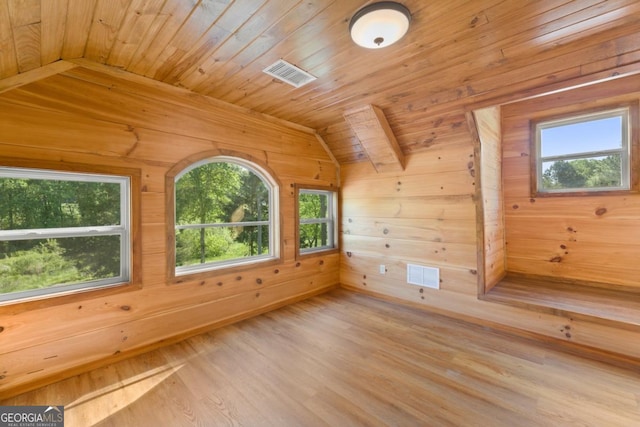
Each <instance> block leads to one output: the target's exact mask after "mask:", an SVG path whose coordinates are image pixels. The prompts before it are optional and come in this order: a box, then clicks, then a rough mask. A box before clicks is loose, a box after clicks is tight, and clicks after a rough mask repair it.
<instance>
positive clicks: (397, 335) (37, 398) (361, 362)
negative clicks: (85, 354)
mask: <svg viewBox="0 0 640 427" xmlns="http://www.w3.org/2000/svg"><path fill="white" fill-rule="evenodd" d="M638 384H640V366H638V367H637V369H636V368H635V367H634V366H633V365H632V364H630V365H629V367H627V368H624V367H621V366H616V365H608V364H605V363H603V362H601V361H595V360H592V359H586V358H581V357H579V356H576V355H575V354H569V353H565V352H562V351H560V350H555V349H553V348H550V347H549V346H547V345H544V346H543V345H539V344H538V343H536V342H534V341H533V340H531V339H523V338H517V337H514V336H510V335H506V334H505V333H501V332H497V331H493V330H491V329H488V328H485V327H481V326H477V325H472V324H469V323H465V322H463V321H459V320H455V319H451V318H447V317H444V316H440V315H436V314H432V313H429V312H427V311H424V310H421V309H418V308H413V307H407V306H402V305H397V304H394V303H391V302H388V301H382V300H379V299H375V298H373V297H370V296H366V295H361V294H357V293H352V292H348V291H345V290H335V291H332V292H329V293H326V294H323V295H320V296H317V297H314V298H311V299H309V300H306V301H302V302H299V303H296V304H293V305H290V306H287V307H284V308H281V309H279V310H276V311H272V312H269V313H266V314H263V315H262V316H259V317H256V318H253V319H249V320H245V321H243V322H240V323H236V324H234V325H229V326H226V327H224V328H221V329H218V330H214V331H211V332H209V333H205V334H201V335H198V336H195V337H192V338H190V339H187V340H185V341H182V342H179V343H177V344H174V345H171V346H167V347H163V348H160V349H158V350H155V351H152V352H149V353H146V354H143V355H140V356H137V357H134V358H131V359H127V360H124V361H122V362H119V363H117V364H113V365H110V366H106V367H104V368H101V369H96V370H93V371H91V372H88V373H85V374H82V375H78V376H76V377H73V378H69V379H67V380H65V381H61V382H59V383H56V384H52V385H50V386H47V387H43V388H41V389H38V390H34V391H32V392H29V393H25V394H23V395H20V396H16V397H14V398H11V399H8V400H5V401H2V402H0V405H50V404H55V405H64V406H65V416H66V425H67V426H71V427H72V426H83V427H84V426H92V425H95V426H104V427H107V426H123V425H163V426H164V425H167V426H168V425H170V426H278V427H280V426H386V425H398V426H400V425H403V426H404V425H412V426H413V425H428V426H460V425H474V426H492V427H493V426H514V425H517V426H549V425H581V426H601V425H607V426H630V425H640V406H639V404H638V402H639V401H640V394H639V393H638Z"/></svg>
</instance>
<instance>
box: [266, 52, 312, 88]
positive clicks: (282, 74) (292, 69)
mask: <svg viewBox="0 0 640 427" xmlns="http://www.w3.org/2000/svg"><path fill="white" fill-rule="evenodd" d="M262 71H263V72H264V73H266V74H269V75H270V76H272V77H275V78H276V79H278V80H282V81H283V82H285V83H289V84H290V85H291V86H295V87H300V86H304V85H306V84H307V83H309V82H312V81H314V80H315V79H316V77H315V76H312V75H311V74H309V73H307V72H306V71H304V70H301V69H300V68H298V67H296V66H295V65H292V64H289V63H288V62H287V61H284V60H282V59H279V60H278V61H276V62H275V63H273V64H271V65H269V66H268V67H267V68H265V69H264V70H262Z"/></svg>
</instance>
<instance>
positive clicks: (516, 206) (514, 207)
mask: <svg viewBox="0 0 640 427" xmlns="http://www.w3.org/2000/svg"><path fill="white" fill-rule="evenodd" d="M511 207H512V208H513V209H518V208H519V207H520V206H519V205H513V206H511Z"/></svg>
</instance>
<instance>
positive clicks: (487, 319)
mask: <svg viewBox="0 0 640 427" xmlns="http://www.w3.org/2000/svg"><path fill="white" fill-rule="evenodd" d="M506 127H507V130H505V136H504V141H505V147H504V151H505V153H511V152H514V151H515V152H517V153H518V156H520V152H521V151H520V150H515V149H514V147H513V144H512V143H511V142H510V141H511V140H512V138H511V137H510V130H509V128H510V127H511V125H510V124H509V123H507V125H506ZM518 129H520V127H518ZM503 130H504V129H503ZM406 161H407V164H406V169H405V170H404V171H403V172H399V173H377V172H376V171H375V170H374V168H373V166H371V165H370V164H369V163H367V162H361V163H353V164H345V165H342V167H341V176H342V179H341V188H342V219H341V224H342V228H341V236H342V245H341V261H340V281H341V284H342V285H343V286H344V287H346V288H348V289H352V290H355V291H358V292H364V293H369V294H373V295H376V296H378V297H382V298H388V299H391V300H394V301H401V302H403V303H407V304H410V305H416V306H421V307H424V308H425V309H426V310H425V316H428V312H429V311H435V312H440V313H444V314H447V315H453V316H455V317H460V318H464V319H468V320H471V321H474V322H479V323H483V324H487V325H489V326H492V327H497V328H501V329H505V330H508V331H512V332H517V333H519V334H525V335H531V336H535V337H536V338H537V339H541V340H543V341H544V340H547V339H548V340H553V341H554V342H560V341H564V342H569V343H572V344H578V345H580V346H582V349H583V351H585V352H589V351H591V350H594V351H596V352H600V351H604V352H605V353H609V352H610V353H616V354H619V355H624V356H630V357H635V358H638V357H640V339H638V338H639V332H638V330H637V329H636V328H631V327H629V328H627V327H615V326H611V325H607V324H600V323H594V322H590V321H588V320H585V319H575V318H572V317H569V316H563V315H558V314H554V313H543V312H538V311H530V310H527V309H525V308H521V307H516V306H508V305H505V304H496V303H493V302H490V301H485V300H482V299H479V295H478V278H477V275H478V262H477V257H476V250H477V245H476V243H477V242H476V231H477V230H476V224H482V222H483V221H482V220H480V221H477V217H476V208H475V203H479V202H480V201H479V200H475V188H474V187H475V184H476V182H475V179H474V176H473V174H472V169H473V165H477V162H475V159H474V141H473V138H472V134H471V132H470V131H469V130H468V129H467V132H466V136H465V135H464V134H461V136H460V137H459V138H458V139H457V140H455V141H450V144H449V145H445V144H439V145H435V146H434V147H432V148H430V149H428V150H426V151H424V152H420V153H415V154H410V155H408V156H407V157H406ZM509 161H511V158H507V159H505V162H507V163H508V162H509ZM469 162H471V165H472V167H471V168H470V166H469ZM521 167H522V166H521ZM518 170H521V169H520V168H518ZM504 173H505V175H506V176H509V174H511V173H513V171H512V170H509V169H508V168H507V167H505V171H504ZM505 193H506V194H509V192H508V191H507V190H506V188H505ZM506 197H508V196H506ZM600 200H601V202H602V203H607V199H600ZM626 200H627V201H626V202H621V201H619V202H617V203H616V204H614V205H607V206H608V207H610V208H611V209H610V210H609V212H610V214H611V215H612V216H618V217H620V218H623V217H624V218H626V219H625V220H626V221H627V224H628V225H629V226H632V227H634V228H628V229H627V231H628V232H629V233H631V231H629V230H638V229H640V228H638V227H639V226H640V225H639V224H637V219H638V213H637V211H636V210H635V208H634V207H633V206H632V205H635V202H631V201H630V200H631V199H629V198H627V199H626ZM634 200H635V199H634ZM601 202H599V203H601ZM526 203H527V205H529V203H530V202H529V198H527V199H526ZM509 205H510V202H507V203H506V206H509ZM536 206H538V202H536ZM576 209H577V210H578V211H580V208H579V207H576V208H571V209H568V211H570V212H573V211H576ZM587 211H588V209H587V210H585V213H583V214H582V217H580V218H576V219H575V220H576V221H578V220H579V221H581V224H583V223H584V221H587V218H586V217H587V216H588V215H587V214H586V212H587ZM632 216H635V219H632ZM597 220H598V219H596V218H594V221H597ZM599 220H600V221H602V220H606V218H600V219H599ZM572 221H573V220H572ZM611 222H612V223H613V222H615V221H611ZM529 225H533V224H529ZM612 227H615V226H612ZM530 230H531V232H532V233H535V232H538V231H539V230H540V227H539V226H536V227H532V228H531V229H530ZM563 230H564V229H563ZM608 230H614V228H608ZM619 230H621V229H619ZM561 232H564V231H561ZM509 233H510V232H509V231H508V230H507V241H509V237H510V234H509ZM544 233H545V232H540V234H541V235H544ZM596 234H597V233H596ZM596 234H592V235H596ZM620 238H621V241H623V242H624V241H627V242H629V241H630V239H629V238H628V237H620ZM508 247H509V245H507V248H508ZM631 247H632V245H631V244H630V245H628V246H627V248H631ZM507 250H508V249H507ZM636 254H637V252H636ZM407 263H414V264H420V265H425V266H431V267H437V268H439V269H440V289H438V290H436V289H429V288H422V287H419V286H415V285H411V284H408V283H407V276H406V266H407ZM636 264H637V263H636ZM380 265H384V266H385V269H386V271H385V272H384V274H383V273H380V270H379V267H380ZM630 268H632V269H633V268H636V266H635V265H634V266H632V267H630ZM592 270H593V268H592ZM635 277H638V275H637V274H636V276H635ZM567 330H571V333H570V334H566V333H565V332H566V331H567ZM452 339H455V337H452Z"/></svg>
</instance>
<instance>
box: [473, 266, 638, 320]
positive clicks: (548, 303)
mask: <svg viewBox="0 0 640 427" xmlns="http://www.w3.org/2000/svg"><path fill="white" fill-rule="evenodd" d="M601 286H602V285H601ZM480 298H481V299H483V300H485V301H491V302H496V303H502V304H507V305H512V306H517V307H522V308H526V309H529V310H534V311H539V312H546V313H553V314H560V315H564V316H567V317H571V318H580V319H585V320H588V321H591V322H595V323H600V324H605V325H613V326H616V327H623V328H626V329H634V330H635V329H640V290H637V291H634V290H630V289H620V288H619V287H616V288H611V289H607V288H604V287H597V286H594V285H593V284H589V283H573V282H566V281H560V280H557V279H554V278H550V277H532V276H526V277H524V276H519V275H515V274H508V275H507V276H506V277H505V278H504V279H502V280H501V281H500V282H499V283H498V284H497V285H496V286H494V288H493V289H491V291H489V292H488V293H486V294H485V295H482V296H481V297H480Z"/></svg>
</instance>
